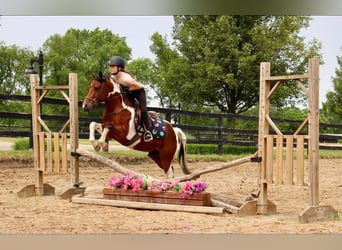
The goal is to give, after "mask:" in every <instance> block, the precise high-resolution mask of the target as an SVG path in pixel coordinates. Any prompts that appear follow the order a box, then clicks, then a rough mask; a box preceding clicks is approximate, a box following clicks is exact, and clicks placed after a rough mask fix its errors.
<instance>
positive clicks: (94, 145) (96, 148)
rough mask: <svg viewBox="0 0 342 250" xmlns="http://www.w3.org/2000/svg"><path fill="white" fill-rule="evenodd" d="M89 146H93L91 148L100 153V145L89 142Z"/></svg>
mask: <svg viewBox="0 0 342 250" xmlns="http://www.w3.org/2000/svg"><path fill="white" fill-rule="evenodd" d="M91 144H92V145H93V148H94V150H95V151H96V152H98V151H100V149H101V145H100V144H99V143H98V142H95V141H93V142H91Z"/></svg>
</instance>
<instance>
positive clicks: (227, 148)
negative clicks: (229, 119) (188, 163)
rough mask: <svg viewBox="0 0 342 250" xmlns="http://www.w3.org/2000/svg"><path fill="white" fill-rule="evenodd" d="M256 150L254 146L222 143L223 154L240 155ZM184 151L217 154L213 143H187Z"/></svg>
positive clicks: (216, 148)
mask: <svg viewBox="0 0 342 250" xmlns="http://www.w3.org/2000/svg"><path fill="white" fill-rule="evenodd" d="M256 151H257V147H256V146H233V145H223V146H222V153H223V154H232V155H242V154H253V153H255V152H256ZM186 152H187V153H188V154H200V155H207V154H217V153H218V146H217V145H214V144H187V149H186Z"/></svg>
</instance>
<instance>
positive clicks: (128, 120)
mask: <svg viewBox="0 0 342 250" xmlns="http://www.w3.org/2000/svg"><path fill="white" fill-rule="evenodd" d="M124 92H125V91H124V90H123V87H121V86H120V85H119V84H118V83H115V82H114V81H112V80H111V79H109V78H108V77H105V76H103V74H102V72H100V73H99V75H98V76H94V75H93V78H92V80H91V82H90V85H89V87H88V93H87V96H86V97H85V99H84V101H83V104H82V108H83V110H85V111H90V110H92V109H93V108H95V107H96V106H97V105H98V104H99V103H102V102H104V104H105V108H104V110H103V115H102V124H99V123H96V122H91V123H90V125H89V130H90V131H89V133H90V134H89V141H90V142H91V143H92V145H93V147H94V149H95V150H96V151H99V150H100V149H101V148H102V150H103V151H106V150H108V143H107V140H109V139H114V140H116V141H118V142H119V143H120V144H122V145H124V146H126V147H128V148H131V149H134V150H139V151H144V152H148V156H149V157H150V158H152V159H153V161H154V162H156V163H157V165H158V166H159V167H160V168H161V169H163V170H164V172H165V174H166V176H167V178H169V179H171V178H173V177H174V173H173V167H172V166H171V163H172V161H173V159H174V157H176V156H178V159H179V164H180V166H181V169H182V171H183V173H184V174H189V173H190V171H189V169H188V167H187V163H186V154H185V147H186V136H185V134H184V133H183V131H182V130H181V129H179V128H176V127H172V125H171V124H170V123H169V122H168V121H165V120H160V119H159V118H156V117H155V116H154V117H151V121H152V122H151V124H152V126H151V128H149V130H150V131H151V132H152V135H153V140H152V141H149V142H145V141H144V140H143V138H142V133H143V131H142V130H141V129H142V128H141V125H140V113H141V112H140V107H139V105H138V104H137V103H135V102H134V101H132V100H130V99H129V98H128V95H129V93H128V94H125V93H124ZM95 130H96V131H98V132H99V133H100V134H101V137H100V138H99V140H98V141H96V140H95Z"/></svg>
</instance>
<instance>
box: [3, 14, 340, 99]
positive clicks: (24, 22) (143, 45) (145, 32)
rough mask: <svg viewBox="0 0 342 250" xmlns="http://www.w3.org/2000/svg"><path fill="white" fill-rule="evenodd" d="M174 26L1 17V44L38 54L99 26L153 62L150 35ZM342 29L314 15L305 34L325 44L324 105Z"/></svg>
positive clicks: (149, 19)
mask: <svg viewBox="0 0 342 250" xmlns="http://www.w3.org/2000/svg"><path fill="white" fill-rule="evenodd" d="M172 26H173V17H172V16H0V41H4V42H5V44H6V45H12V44H15V45H17V46H20V47H25V48H29V49H31V50H33V51H38V50H39V48H40V47H41V46H42V44H43V43H44V41H45V40H47V38H49V37H50V36H51V35H54V34H57V33H58V34H61V35H64V33H65V32H66V31H67V30H68V29H70V28H76V29H88V30H93V29H95V28H97V27H99V28H100V29H109V30H111V31H112V32H113V33H114V34H117V35H119V36H120V37H126V42H127V45H128V46H129V47H130V48H131V49H132V59H137V58H139V57H147V58H151V59H153V58H154V55H153V54H152V53H151V52H150V49H149V47H150V45H151V43H152V42H151V40H150V36H151V35H152V34H153V33H154V32H159V33H160V34H162V35H163V36H166V38H167V40H168V41H169V42H170V41H171V32H172ZM340 27H342V16H313V20H312V21H311V22H310V27H309V28H307V29H305V30H302V32H301V34H302V35H303V36H305V38H306V41H309V40H311V39H313V38H316V39H318V40H319V41H321V42H322V44H323V49H322V51H321V52H322V55H323V61H324V65H321V66H320V97H319V99H320V103H322V102H324V101H325V100H326V93H327V92H328V91H333V84H332V77H334V76H335V70H336V69H337V68H338V65H337V58H336V57H337V56H342V51H341V47H342V32H339V30H340ZM271 65H272V62H271ZM271 67H272V66H271Z"/></svg>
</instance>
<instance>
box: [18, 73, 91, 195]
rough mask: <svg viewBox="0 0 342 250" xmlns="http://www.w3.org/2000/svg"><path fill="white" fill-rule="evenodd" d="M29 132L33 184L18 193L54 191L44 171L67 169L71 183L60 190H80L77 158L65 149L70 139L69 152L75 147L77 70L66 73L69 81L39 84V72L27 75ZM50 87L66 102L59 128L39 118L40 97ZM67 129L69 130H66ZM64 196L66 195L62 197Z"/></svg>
mask: <svg viewBox="0 0 342 250" xmlns="http://www.w3.org/2000/svg"><path fill="white" fill-rule="evenodd" d="M30 85H31V109H32V134H33V156H34V169H35V173H36V176H35V177H36V178H35V179H36V180H35V184H32V185H27V186H25V187H24V188H23V189H22V190H20V191H19V192H18V193H17V194H18V196H19V197H27V196H32V195H54V194H55V188H54V187H53V186H51V185H49V184H47V183H44V172H56V173H66V172H70V174H71V182H72V185H73V187H72V188H71V189H68V190H67V191H66V192H64V193H63V194H62V196H61V197H62V198H63V197H64V196H66V195H67V196H70V195H72V194H75V193H79V192H81V191H82V190H84V189H83V188H80V187H79V185H80V183H79V160H78V158H77V157H70V156H69V154H68V150H67V144H68V141H69V144H70V150H71V152H75V151H76V149H77V148H78V82H77V74H75V73H70V74H69V85H56V86H39V85H38V75H37V74H32V75H30ZM49 91H57V92H59V93H60V94H61V96H62V97H64V99H65V100H66V101H67V102H68V103H69V119H68V121H66V122H65V124H64V125H63V126H62V128H61V129H60V130H59V131H52V130H51V129H50V128H49V127H48V125H47V124H46V122H45V121H44V120H43V119H42V116H41V115H42V114H41V110H42V108H41V105H42V100H43V99H44V97H45V96H46V95H47V93H48V92H49ZM67 129H69V131H67ZM65 198H66V197H65Z"/></svg>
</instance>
